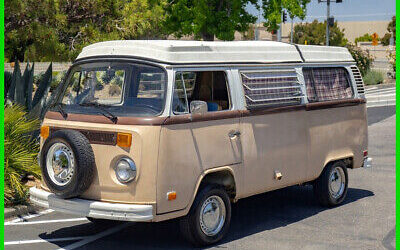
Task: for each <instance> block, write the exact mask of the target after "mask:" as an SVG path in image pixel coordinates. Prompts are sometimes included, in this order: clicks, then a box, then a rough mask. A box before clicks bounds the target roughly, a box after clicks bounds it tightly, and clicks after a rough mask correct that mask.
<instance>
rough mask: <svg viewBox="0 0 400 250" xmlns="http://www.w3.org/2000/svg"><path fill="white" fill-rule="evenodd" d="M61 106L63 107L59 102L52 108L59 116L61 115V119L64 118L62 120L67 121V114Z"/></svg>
mask: <svg viewBox="0 0 400 250" xmlns="http://www.w3.org/2000/svg"><path fill="white" fill-rule="evenodd" d="M62 106H64V104H63V103H61V102H59V103H56V104H54V105H53V107H56V108H57V109H58V112H60V114H61V115H62V117H63V118H64V120H67V118H68V113H67V112H65V110H64V109H63V108H62Z"/></svg>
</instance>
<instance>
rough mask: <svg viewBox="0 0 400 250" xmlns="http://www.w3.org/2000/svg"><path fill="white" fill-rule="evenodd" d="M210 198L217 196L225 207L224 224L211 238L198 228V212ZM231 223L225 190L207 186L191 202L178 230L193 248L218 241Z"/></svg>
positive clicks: (228, 200) (229, 205) (229, 207)
mask: <svg viewBox="0 0 400 250" xmlns="http://www.w3.org/2000/svg"><path fill="white" fill-rule="evenodd" d="M211 196H218V197H220V198H221V199H222V201H223V202H224V205H225V211H226V216H225V222H224V225H223V226H222V228H221V230H220V231H219V232H218V233H217V234H216V235H213V236H208V235H206V234H205V233H204V232H203V231H202V229H201V226H200V210H201V207H202V204H203V203H204V202H205V201H206V200H207V199H208V198H209V197H211ZM230 222H231V202H230V199H229V196H228V194H227V193H226V191H225V189H224V188H223V187H220V186H216V185H208V186H205V187H204V188H202V189H201V190H200V191H199V192H198V194H197V196H196V199H195V201H194V202H193V205H192V207H191V208H190V211H189V213H188V214H187V215H186V216H185V217H183V218H181V219H180V229H181V233H182V234H183V236H184V237H185V238H186V240H188V241H189V242H190V243H192V244H193V245H195V246H207V245H211V244H214V243H216V242H218V241H220V240H221V239H222V238H223V237H224V236H225V235H226V233H227V232H228V229H229V225H230Z"/></svg>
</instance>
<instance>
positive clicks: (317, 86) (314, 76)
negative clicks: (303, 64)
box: [303, 67, 353, 102]
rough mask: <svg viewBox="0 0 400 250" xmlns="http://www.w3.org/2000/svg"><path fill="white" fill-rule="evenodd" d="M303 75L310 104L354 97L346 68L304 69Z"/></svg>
mask: <svg viewBox="0 0 400 250" xmlns="http://www.w3.org/2000/svg"><path fill="white" fill-rule="evenodd" d="M303 74H304V81H305V84H306V89H307V96H308V101H309V102H321V101H332V100H341V99H349V98H352V97H353V89H352V87H351V84H350V78H349V74H348V72H347V70H346V69H345V68H340V67H331V68H304V69H303Z"/></svg>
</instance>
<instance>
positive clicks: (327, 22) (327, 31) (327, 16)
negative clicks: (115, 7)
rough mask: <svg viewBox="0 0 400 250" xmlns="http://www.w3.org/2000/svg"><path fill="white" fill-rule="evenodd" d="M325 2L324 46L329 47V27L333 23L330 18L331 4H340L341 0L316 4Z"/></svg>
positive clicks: (321, 1)
mask: <svg viewBox="0 0 400 250" xmlns="http://www.w3.org/2000/svg"><path fill="white" fill-rule="evenodd" d="M324 2H326V46H329V26H330V24H332V21H334V19H333V17H330V12H331V2H335V3H341V2H342V0H318V3H324Z"/></svg>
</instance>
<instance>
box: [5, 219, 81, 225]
mask: <svg viewBox="0 0 400 250" xmlns="http://www.w3.org/2000/svg"><path fill="white" fill-rule="evenodd" d="M74 221H87V219H86V218H72V219H60V220H41V221H26V222H23V221H22V222H5V223H4V226H15V225H32V224H47V223H61V222H74Z"/></svg>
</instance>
